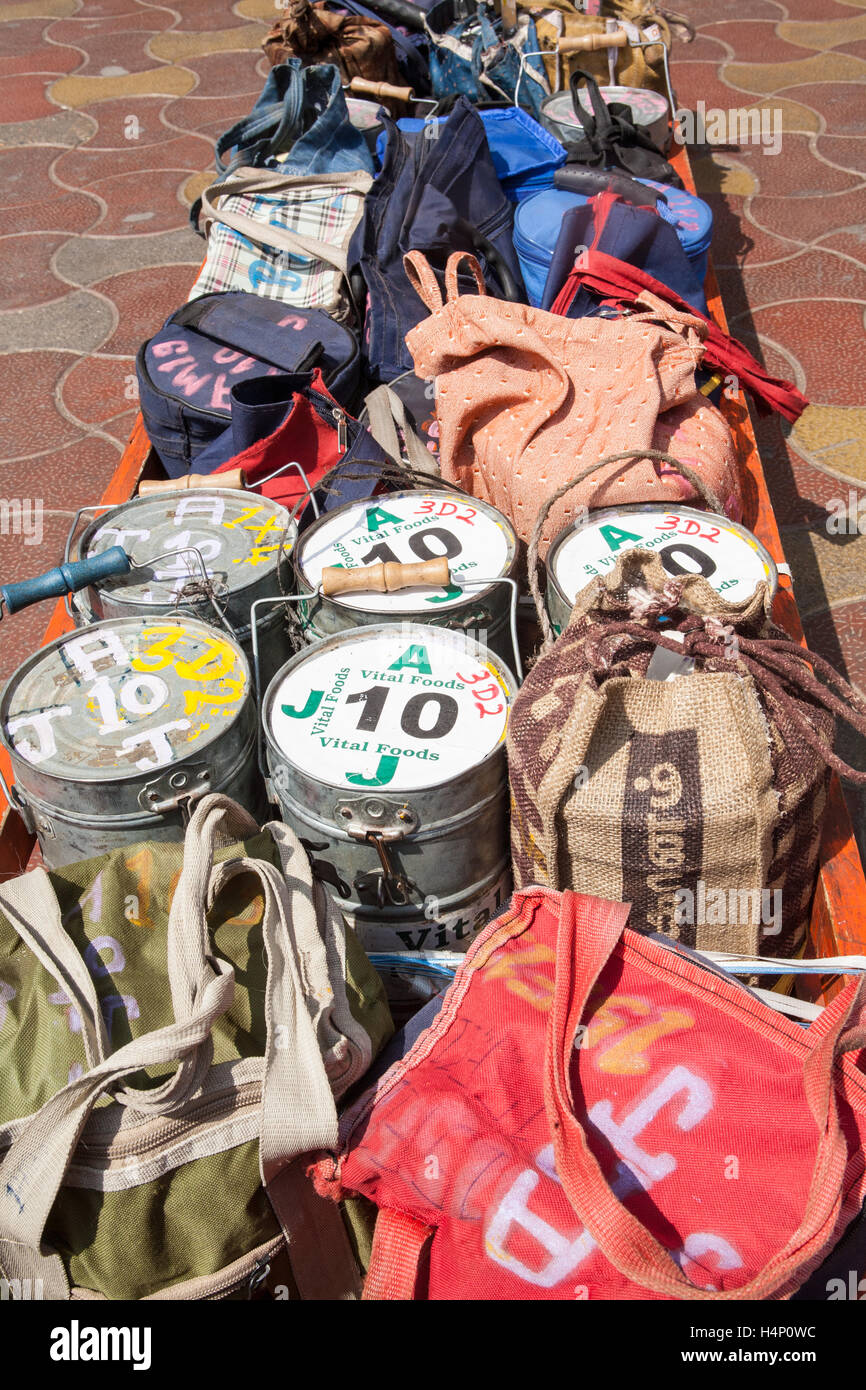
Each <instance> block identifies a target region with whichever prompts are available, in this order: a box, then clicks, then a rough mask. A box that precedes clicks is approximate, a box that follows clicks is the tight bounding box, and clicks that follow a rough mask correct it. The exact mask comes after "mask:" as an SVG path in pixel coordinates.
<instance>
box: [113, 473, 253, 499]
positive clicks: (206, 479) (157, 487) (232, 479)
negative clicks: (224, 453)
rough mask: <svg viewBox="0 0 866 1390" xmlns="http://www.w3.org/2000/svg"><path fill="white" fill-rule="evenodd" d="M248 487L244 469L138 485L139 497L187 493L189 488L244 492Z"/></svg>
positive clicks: (145, 480) (191, 475) (197, 474)
mask: <svg viewBox="0 0 866 1390" xmlns="http://www.w3.org/2000/svg"><path fill="white" fill-rule="evenodd" d="M246 485H247V480H246V478H245V476H244V470H243V469H242V468H230V469H229V470H228V472H227V473H187V475H186V477H185V478H159V479H156V478H144V479H142V481H141V482H140V483H139V485H138V495H139V497H147V496H149V494H150V493H152V492H186V491H187V490H188V489H189V488H207V490H208V492H213V491H214V489H215V488H225V487H228V488H233V489H236V490H238V491H243V489H244V488H245V487H246Z"/></svg>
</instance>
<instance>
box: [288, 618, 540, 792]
mask: <svg viewBox="0 0 866 1390" xmlns="http://www.w3.org/2000/svg"><path fill="white" fill-rule="evenodd" d="M512 695H513V691H512V690H511V688H510V685H509V684H508V682H507V679H506V677H505V675H504V674H503V672H502V671H501V670H500V668H499V667H498V666H497V665H496V663H495V661H494V660H493V658H492V657H488V658H487V659H486V661H485V662H483V663H482V662H481V661H479V659H478V657H477V656H475V655H473V654H471V652H470V651H469V650H468V649H467V647H466V646H465V645H464V643H463V640H462V639H461V637H459V636H458V635H457V634H450V633H447V632H442V633H440V631H439V629H436V628H426V629H423V630H422V629H419V628H412V629H410V630H409V632H408V633H407V632H406V631H405V630H401V628H400V627H397V626H395V628H394V632H393V635H391V634H390V633H389V634H388V635H384V634H376V635H375V636H374V637H372V638H369V639H366V640H365V639H364V638H363V637H362V636H359V635H358V634H355V633H352V634H350V635H349V636H348V638H344V639H341V640H340V641H337V642H335V643H333V645H331V644H329V645H328V646H327V649H326V650H324V651H316V650H315V649H314V650H313V651H312V652H311V653H310V655H309V656H307V657H305V659H304V660H303V661H301V662H299V663H298V665H297V666H296V667H295V668H294V670H293V671H290V672H289V673H288V674H287V675H286V676H285V678H284V679H283V680H282V681H281V682H280V685H279V687H278V688H277V690H276V692H275V694H274V696H273V699H272V702H271V708H270V712H269V715H268V716H267V717H268V718H269V721H270V726H271V730H272V733H273V737H274V741H275V742H276V744H277V746H278V747H279V748H280V749H281V751H282V752H283V753H284V755H285V756H286V758H287V759H288V760H289V762H291V763H292V764H293V765H294V766H295V767H298V768H300V769H301V770H302V771H303V772H306V773H308V774H311V775H312V776H314V777H315V778H316V780H317V781H320V782H325V783H328V784H329V785H331V786H337V787H346V788H349V787H357V788H361V789H363V788H370V787H388V788H390V789H392V790H393V791H407V790H410V789H412V790H414V789H417V788H422V787H432V786H436V785H437V784H438V783H440V782H447V781H449V780H450V779H451V778H452V777H455V776H457V775H458V774H460V773H462V772H465V771H466V770H467V768H469V767H473V766H475V765H476V764H477V763H480V762H482V761H483V760H484V758H486V757H487V756H488V754H489V753H491V752H492V751H493V749H495V748H496V747H497V745H498V744H500V743H501V742H502V741H503V739H504V738H505V726H506V722H507V718H508V705H509V701H510V699H511V697H512Z"/></svg>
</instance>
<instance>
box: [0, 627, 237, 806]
mask: <svg viewBox="0 0 866 1390" xmlns="http://www.w3.org/2000/svg"><path fill="white" fill-rule="evenodd" d="M250 688H251V687H250V673H249V666H248V664H247V660H246V657H245V656H244V654H243V652H242V650H241V649H240V647H239V646H238V645H237V644H236V643H235V642H233V641H232V640H231V638H229V637H228V636H227V635H226V634H225V633H223V632H222V631H220V630H218V629H216V628H211V627H208V626H206V624H204V623H200V622H197V621H196V620H195V619H188V618H180V619H178V620H176V621H173V622H156V623H152V622H149V621H148V620H147V619H144V618H113V619H109V620H108V621H106V622H102V623H94V624H93V626H92V627H88V628H84V629H83V630H81V631H78V632H72V633H67V634H66V636H64V637H61V638H59V639H58V640H57V641H56V642H52V643H51V644H50V645H49V646H47V647H43V648H42V649H41V650H40V651H38V652H37V653H36V654H35V655H34V656H32V657H30V658H29V659H28V660H27V661H25V662H24V664H23V665H22V666H20V667H19V668H18V670H17V671H16V672H15V673H14V675H13V676H12V677H11V678H10V680H9V682H8V684H7V686H6V689H5V691H4V692H3V697H2V700H0V738H2V740H3V743H4V744H5V745H6V747H7V748H8V749H9V751H10V752H11V753H13V754H15V755H17V757H19V758H21V759H23V760H24V761H25V762H27V763H30V764H31V765H32V766H34V767H36V768H38V770H39V772H40V774H48V775H49V776H52V777H58V778H62V779H64V780H67V781H75V782H110V781H112V780H118V781H120V780H122V779H125V778H130V777H137V776H141V774H142V773H149V772H151V771H153V770H154V769H157V768H164V767H169V766H170V765H171V764H174V763H182V762H183V761H184V760H185V759H188V758H191V757H195V756H196V755H198V754H199V753H200V752H201V751H202V750H203V749H204V748H206V747H208V746H209V745H210V744H212V743H214V742H215V740H216V739H218V738H220V737H221V736H222V735H223V734H224V732H225V731H226V729H228V728H229V727H230V726H231V725H232V723H233V722H234V721H235V720H236V719H237V718H238V716H239V715H240V713H241V711H242V710H243V708H244V705H245V702H246V701H247V700H248V699H249V695H250Z"/></svg>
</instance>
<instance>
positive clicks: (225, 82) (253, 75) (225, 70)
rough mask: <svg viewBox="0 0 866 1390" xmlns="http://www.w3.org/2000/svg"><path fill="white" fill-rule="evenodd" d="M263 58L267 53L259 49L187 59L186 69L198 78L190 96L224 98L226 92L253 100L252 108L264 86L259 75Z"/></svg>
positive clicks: (235, 96) (185, 61)
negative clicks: (259, 67) (250, 51)
mask: <svg viewBox="0 0 866 1390" xmlns="http://www.w3.org/2000/svg"><path fill="white" fill-rule="evenodd" d="M263 57H264V54H262V53H260V52H258V50H256V51H255V52H252V53H212V54H210V55H209V56H208V57H205V58H185V59H184V64H183V65H184V67H185V68H189V70H190V72H194V73H195V74H196V76H197V78H198V83H197V85H196V86H195V87H194V88H193V90H192V92H191V94H190V95H191V96H194V97H198V98H201V97H220V98H222V97H223V96H224V94H225V93H226V92H231V94H232V97H233V98H237V97H244V96H246V97H249V98H250V106H251V107H252V105H253V102H254V101H255V99H256V97H257V96H258V95H259V92H260V91H261V90H262V86H263V82H262V79H261V77H260V76H259V74H258V72H257V66H258V63H259V60H260V58H263Z"/></svg>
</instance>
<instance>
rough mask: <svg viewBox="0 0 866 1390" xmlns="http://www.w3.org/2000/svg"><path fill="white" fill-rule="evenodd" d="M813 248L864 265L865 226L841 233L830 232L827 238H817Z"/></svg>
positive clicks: (865, 258) (865, 261)
mask: <svg viewBox="0 0 866 1390" xmlns="http://www.w3.org/2000/svg"><path fill="white" fill-rule="evenodd" d="M815 246H821V247H824V248H825V249H827V250H832V251H838V252H840V253H841V254H842V255H845V256H850V257H851V258H852V260H855V261H859V262H860V263H861V264H862V265H866V226H859V227H849V228H847V229H846V230H845V231H842V232H830V233H829V234H828V235H827V236H822V237H819V238H818V239H817V240H816V241H815Z"/></svg>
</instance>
